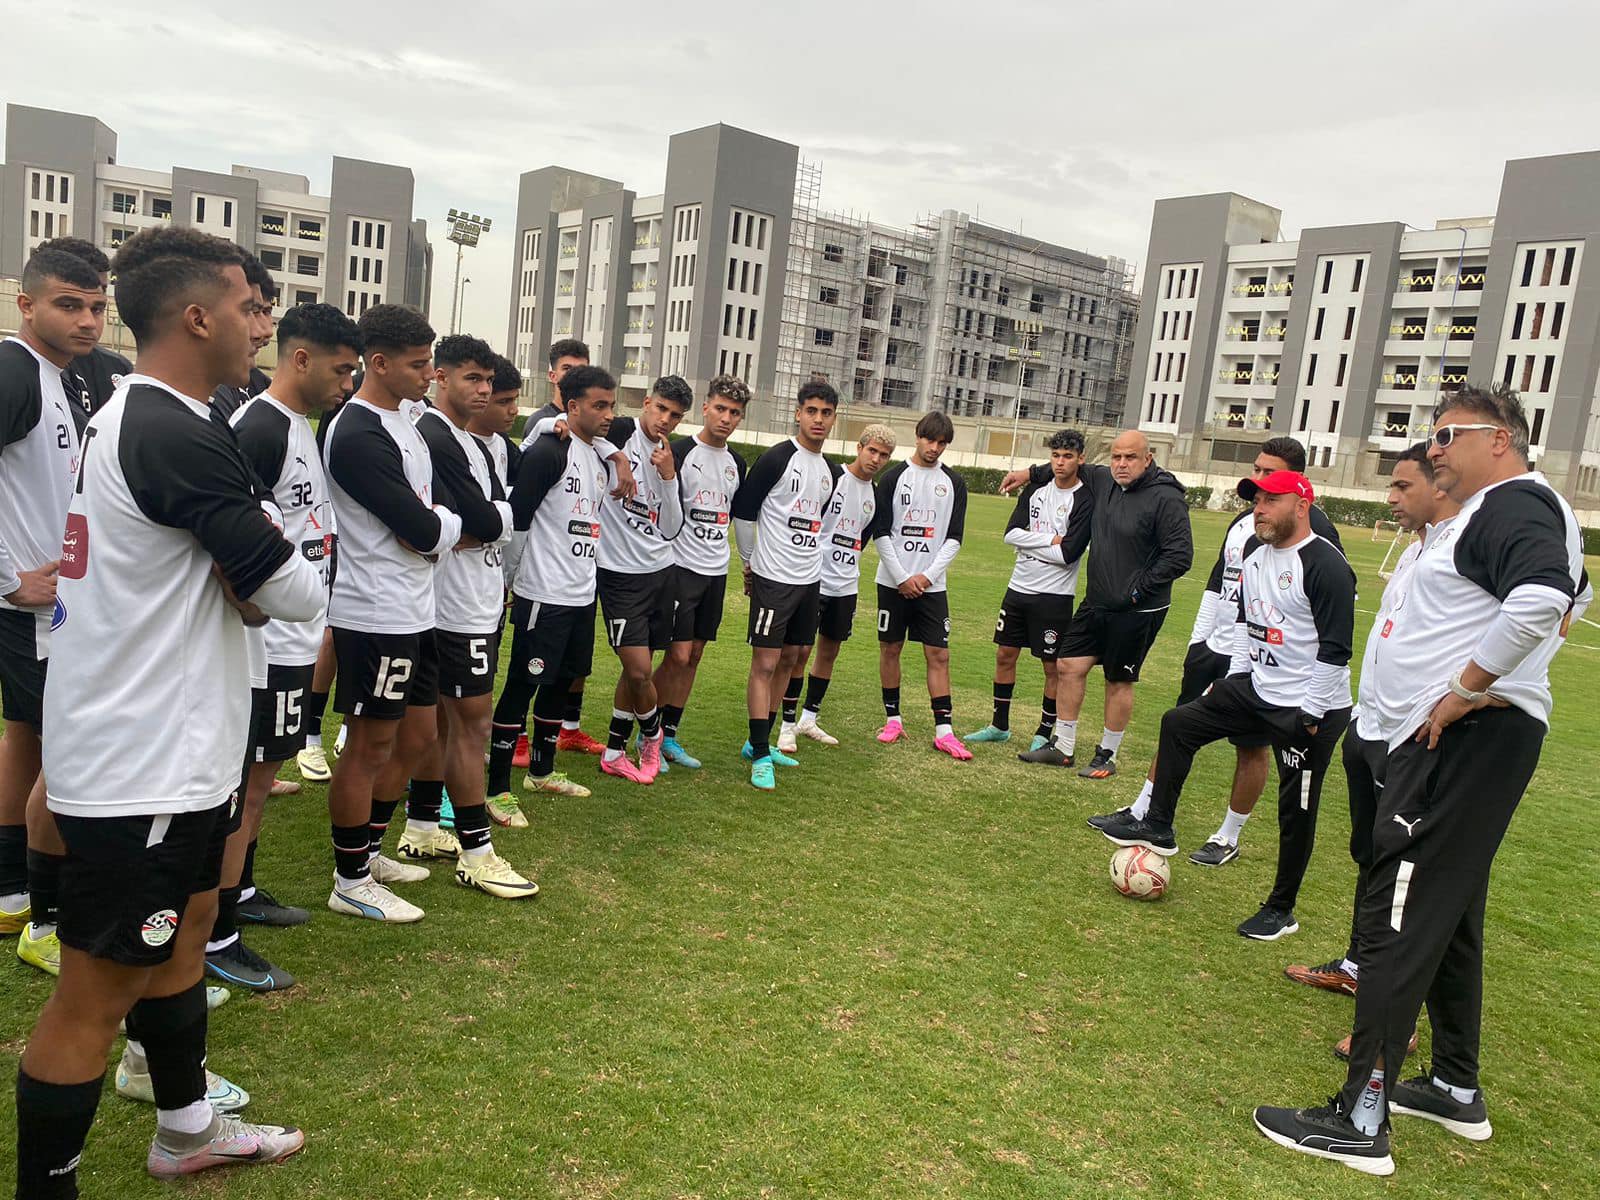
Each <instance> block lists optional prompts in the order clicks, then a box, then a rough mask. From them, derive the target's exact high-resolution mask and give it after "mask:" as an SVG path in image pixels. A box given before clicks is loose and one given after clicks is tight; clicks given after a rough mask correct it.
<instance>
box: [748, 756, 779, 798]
mask: <svg viewBox="0 0 1600 1200" xmlns="http://www.w3.org/2000/svg"><path fill="white" fill-rule="evenodd" d="M750 786H751V787H753V788H756V789H757V790H759V791H763V792H770V791H773V790H775V789H776V788H777V786H778V781H777V780H776V779H775V778H773V770H772V758H771V756H770V755H769V756H768V757H766V758H758V759H756V760H755V761H754V762H752V763H751V764H750Z"/></svg>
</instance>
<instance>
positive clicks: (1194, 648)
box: [1178, 641, 1272, 746]
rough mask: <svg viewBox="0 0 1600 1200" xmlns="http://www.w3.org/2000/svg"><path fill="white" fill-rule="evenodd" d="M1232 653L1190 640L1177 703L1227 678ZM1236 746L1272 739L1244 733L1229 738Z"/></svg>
mask: <svg viewBox="0 0 1600 1200" xmlns="http://www.w3.org/2000/svg"><path fill="white" fill-rule="evenodd" d="M1232 662H1233V659H1232V657H1231V656H1229V655H1227V654H1218V653H1217V652H1216V651H1215V650H1213V649H1212V648H1211V647H1210V646H1208V645H1206V643H1205V642H1203V641H1200V642H1190V643H1189V653H1187V654H1185V655H1184V656H1183V682H1182V683H1181V684H1179V685H1178V703H1179V704H1188V703H1189V702H1190V701H1191V700H1198V699H1200V697H1201V696H1204V695H1205V694H1206V689H1207V688H1209V687H1210V686H1211V685H1212V684H1213V683H1216V682H1217V681H1218V680H1219V679H1226V678H1227V677H1228V667H1229V665H1230V664H1231V663H1232ZM1228 741H1230V742H1231V743H1233V744H1234V745H1235V746H1270V745H1272V739H1271V738H1270V737H1263V736H1261V735H1259V734H1243V735H1241V736H1238V737H1231V738H1229V739H1228Z"/></svg>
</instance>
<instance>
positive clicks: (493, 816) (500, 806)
mask: <svg viewBox="0 0 1600 1200" xmlns="http://www.w3.org/2000/svg"><path fill="white" fill-rule="evenodd" d="M485 804H487V806H488V809H489V820H491V821H493V822H494V823H495V824H496V825H502V826H504V827H505V828H507V829H526V828H527V827H528V817H527V814H525V813H524V812H523V811H522V804H521V803H520V802H519V801H518V800H517V798H516V797H515V796H513V795H512V794H511V793H510V792H501V793H500V794H499V795H498V796H490V797H489V799H488V800H487V801H485Z"/></svg>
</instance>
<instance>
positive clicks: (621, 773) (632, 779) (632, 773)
mask: <svg viewBox="0 0 1600 1200" xmlns="http://www.w3.org/2000/svg"><path fill="white" fill-rule="evenodd" d="M600 770H601V771H603V772H604V773H605V774H607V775H615V776H616V777H617V778H618V779H626V780H627V781H628V782H629V783H644V784H648V783H650V782H652V781H653V780H654V779H655V776H654V775H646V774H645V773H644V772H643V771H641V770H639V768H638V767H636V766H634V765H633V763H632V761H631V760H630V759H629V758H628V756H627V755H626V754H619V755H618V756H617V757H616V758H613V759H611V760H609V761H607V760H606V759H605V758H601V760H600Z"/></svg>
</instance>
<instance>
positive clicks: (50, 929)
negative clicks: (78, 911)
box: [28, 921, 56, 942]
mask: <svg viewBox="0 0 1600 1200" xmlns="http://www.w3.org/2000/svg"><path fill="white" fill-rule="evenodd" d="M55 931H56V923H55V922H54V921H51V922H50V924H48V925H41V924H39V922H37V921H29V922H28V936H29V937H30V938H32V939H33V940H34V941H36V942H37V941H38V940H39V939H40V938H47V937H49V936H50V935H51V934H52V933H54V932H55Z"/></svg>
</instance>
